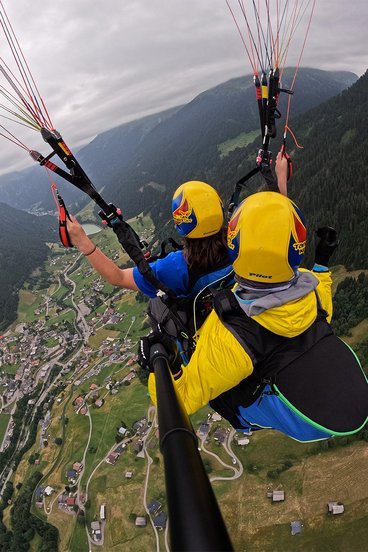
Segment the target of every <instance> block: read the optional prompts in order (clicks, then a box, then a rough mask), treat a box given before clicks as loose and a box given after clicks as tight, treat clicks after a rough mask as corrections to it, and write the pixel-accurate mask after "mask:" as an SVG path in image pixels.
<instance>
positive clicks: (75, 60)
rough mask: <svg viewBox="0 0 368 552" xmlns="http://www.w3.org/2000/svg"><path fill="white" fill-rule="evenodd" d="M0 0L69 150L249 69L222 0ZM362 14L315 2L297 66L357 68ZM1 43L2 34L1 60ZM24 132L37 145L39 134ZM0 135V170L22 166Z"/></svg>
mask: <svg viewBox="0 0 368 552" xmlns="http://www.w3.org/2000/svg"><path fill="white" fill-rule="evenodd" d="M3 4H4V5H5V8H6V9H7V12H8V15H9V18H10V19H11V21H12V24H13V27H14V29H15V31H16V33H17V36H18V38H19V41H20V43H21V45H22V48H23V51H24V54H25V56H26V58H27V61H28V63H29V66H30V67H31V69H32V72H33V74H34V77H35V80H36V82H37V84H38V87H39V90H40V91H41V93H42V96H43V97H44V99H45V102H46V105H47V107H48V109H49V111H50V113H51V114H52V119H53V122H54V124H55V126H56V128H58V129H59V130H60V131H61V132H62V134H63V136H64V137H65V139H66V140H67V142H68V143H69V144H70V146H71V147H76V146H79V145H81V144H83V143H85V142H87V141H89V140H90V139H92V138H93V137H94V136H95V135H96V134H98V133H100V132H103V131H104V130H107V129H108V128H111V127H113V126H116V125H118V124H121V123H123V122H127V121H130V120H133V119H136V118H139V117H142V116H144V115H147V114H149V113H153V112H157V111H160V110H164V109H167V108H169V107H173V106H175V105H180V104H182V103H185V102H188V101H190V100H191V99H192V98H193V97H194V96H195V95H197V94H198V93H200V92H202V91H203V90H206V89H208V88H210V87H212V86H215V85H216V84H219V83H220V82H224V81H226V80H227V79H229V78H232V77H235V76H240V75H243V74H247V73H250V72H251V70H250V66H249V63H248V61H247V58H246V55H245V52H244V49H243V47H242V44H241V41H240V39H239V36H238V34H237V32H236V29H235V26H234V23H233V21H232V19H231V16H230V13H229V11H228V9H227V6H226V3H225V0H223V1H222V0H220V1H214V0H201V1H200V2H198V0H185V1H184V2H183V0H156V1H155V2H147V0H125V1H124V2H122V1H121V0H105V1H103V2H101V1H98V0H97V1H96V0H95V1H93V0H78V1H75V0H64V2H62V3H60V2H45V0H32V2H29V0H17V2H12V1H11V0H3ZM367 11H368V9H367V4H366V2H365V0H355V1H354V2H347V1H342V0H323V2H317V5H316V11H315V15H314V19H313V23H312V27H311V31H310V35H309V38H308V43H307V47H306V50H305V54H304V58H303V64H304V65H309V66H314V67H319V68H322V69H327V70H330V69H331V70H332V69H334V70H336V69H341V70H350V71H353V72H356V73H358V74H362V73H363V72H364V71H365V69H366V65H367V59H366V48H365V44H366V36H365V35H366V29H365V21H366V16H367ZM364 15H365V16H364ZM3 50H4V41H3V40H1V41H0V55H1V56H2V57H5V56H4V51H3ZM295 61H296V57H295V56H294V59H293V58H291V59H290V63H292V62H294V63H295ZM0 124H1V122H0ZM22 137H24V140H27V144H29V145H30V146H32V147H34V148H35V147H36V146H35V143H36V144H37V147H38V148H40V149H41V150H42V148H43V151H45V148H44V146H43V144H42V142H40V140H39V139H38V138H37V140H35V139H34V136H33V135H32V136H31V138H26V137H25V133H22ZM1 140H2V141H1V150H0V173H4V172H7V171H9V170H14V169H15V168H20V167H21V166H23V165H24V163H25V156H24V152H23V151H22V150H18V149H17V148H16V147H15V146H13V145H12V144H8V143H6V141H5V140H4V139H2V138H1ZM26 163H28V158H27V161H26Z"/></svg>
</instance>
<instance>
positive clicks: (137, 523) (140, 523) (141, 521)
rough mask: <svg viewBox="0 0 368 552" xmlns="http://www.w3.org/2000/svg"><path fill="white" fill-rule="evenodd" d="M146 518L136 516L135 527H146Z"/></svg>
mask: <svg viewBox="0 0 368 552" xmlns="http://www.w3.org/2000/svg"><path fill="white" fill-rule="evenodd" d="M146 525H147V520H146V517H145V516H137V517H136V518H135V526H136V527H146Z"/></svg>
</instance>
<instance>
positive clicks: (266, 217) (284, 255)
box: [227, 192, 307, 283]
mask: <svg viewBox="0 0 368 552" xmlns="http://www.w3.org/2000/svg"><path fill="white" fill-rule="evenodd" d="M306 238H307V232H306V228H305V223H304V219H303V215H302V214H301V212H300V211H299V209H298V207H297V206H296V205H295V203H293V202H292V201H291V200H290V199H288V198H287V197H285V196H283V195H281V194H279V193H275V192H260V193H257V194H253V195H251V196H249V197H248V198H247V199H245V200H244V201H243V202H242V203H241V204H240V206H239V207H238V209H237V210H236V211H235V213H234V214H233V216H232V217H231V220H230V222H229V226H228V234H227V244H228V249H229V255H230V258H231V260H232V262H233V267H234V272H235V274H236V275H238V276H239V277H240V278H242V279H245V280H251V281H253V282H265V283H267V282H269V283H278V282H286V281H288V280H290V279H292V278H293V276H294V275H295V273H296V271H297V269H298V267H299V266H300V264H301V262H302V260H303V257H304V251H305V245H306Z"/></svg>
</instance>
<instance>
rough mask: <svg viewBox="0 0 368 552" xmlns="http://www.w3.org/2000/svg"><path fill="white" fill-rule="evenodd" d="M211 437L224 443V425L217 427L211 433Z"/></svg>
mask: <svg viewBox="0 0 368 552" xmlns="http://www.w3.org/2000/svg"><path fill="white" fill-rule="evenodd" d="M213 438H214V440H215V441H218V442H219V443H225V441H226V439H227V431H226V429H225V428H224V427H218V428H217V429H216V431H215V433H214V434H213Z"/></svg>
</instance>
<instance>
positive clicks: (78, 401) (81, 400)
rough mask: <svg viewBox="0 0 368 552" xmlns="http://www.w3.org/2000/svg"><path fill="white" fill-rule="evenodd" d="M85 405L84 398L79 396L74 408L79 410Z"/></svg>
mask: <svg viewBox="0 0 368 552" xmlns="http://www.w3.org/2000/svg"><path fill="white" fill-rule="evenodd" d="M76 383H77V382H76ZM83 405H84V398H83V397H81V396H80V395H79V397H77V398H76V399H75V401H74V406H76V407H77V408H80V407H81V406H83Z"/></svg>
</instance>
